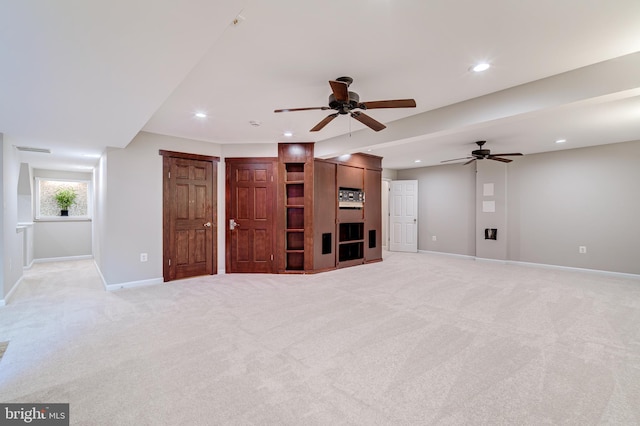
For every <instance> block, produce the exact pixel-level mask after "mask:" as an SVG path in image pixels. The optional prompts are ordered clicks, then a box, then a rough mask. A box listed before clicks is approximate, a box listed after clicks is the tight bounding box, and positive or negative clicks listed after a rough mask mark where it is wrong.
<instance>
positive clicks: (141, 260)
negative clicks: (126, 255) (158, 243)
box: [140, 253, 149, 262]
mask: <svg viewBox="0 0 640 426" xmlns="http://www.w3.org/2000/svg"><path fill="white" fill-rule="evenodd" d="M147 260H149V257H148V255H147V253H140V262H146V261H147Z"/></svg>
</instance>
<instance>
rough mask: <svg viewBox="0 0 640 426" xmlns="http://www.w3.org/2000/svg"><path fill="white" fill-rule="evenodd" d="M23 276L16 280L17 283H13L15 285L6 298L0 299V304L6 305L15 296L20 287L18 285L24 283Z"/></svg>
mask: <svg viewBox="0 0 640 426" xmlns="http://www.w3.org/2000/svg"><path fill="white" fill-rule="evenodd" d="M22 278H24V277H20V278H18V281H16V283H15V284H14V285H13V287H11V290H9V293H7V295H6V296H5V298H4V299H0V306H6V305H7V304H8V303H9V302H10V301H11V299H12V298H13V294H14V293H15V292H16V290H17V289H18V286H19V285H20V284H21V283H22Z"/></svg>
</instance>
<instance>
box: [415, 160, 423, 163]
mask: <svg viewBox="0 0 640 426" xmlns="http://www.w3.org/2000/svg"><path fill="white" fill-rule="evenodd" d="M413 162H414V163H422V160H413Z"/></svg>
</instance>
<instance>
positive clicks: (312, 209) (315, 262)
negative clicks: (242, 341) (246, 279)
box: [277, 143, 382, 273]
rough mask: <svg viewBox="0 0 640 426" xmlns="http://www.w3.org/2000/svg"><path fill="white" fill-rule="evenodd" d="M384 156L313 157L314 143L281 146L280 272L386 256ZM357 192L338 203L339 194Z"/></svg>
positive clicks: (307, 270) (327, 267) (312, 269)
mask: <svg viewBox="0 0 640 426" xmlns="http://www.w3.org/2000/svg"><path fill="white" fill-rule="evenodd" d="M381 179H382V158H380V157H377V156H373V155H367V154H352V155H351V156H350V158H349V159H344V158H343V157H337V158H332V159H326V160H321V159H314V157H313V143H291V144H289V143H281V144H279V145H278V206H279V207H278V220H277V227H278V244H277V249H278V272H281V273H310V272H320V271H325V270H331V269H335V268H341V267H346V266H354V265H359V264H363V263H367V262H375V261H380V260H382V241H381V240H380V237H381V234H382V216H381V215H382V206H381V200H382V196H381V192H380V191H381V183H382V181H381ZM340 193H342V194H349V195H350V196H354V200H353V202H346V203H339V202H338V199H339V194H340Z"/></svg>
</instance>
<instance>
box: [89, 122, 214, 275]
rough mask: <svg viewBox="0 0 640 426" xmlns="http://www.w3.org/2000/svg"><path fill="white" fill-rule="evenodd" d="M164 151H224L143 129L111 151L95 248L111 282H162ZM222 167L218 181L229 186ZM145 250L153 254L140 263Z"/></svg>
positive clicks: (102, 165) (99, 194)
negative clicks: (130, 139)
mask: <svg viewBox="0 0 640 426" xmlns="http://www.w3.org/2000/svg"><path fill="white" fill-rule="evenodd" d="M160 150H168V151H178V152H187V153H192V154H201V155H210V156H217V157H220V155H221V148H220V145H218V144H214V143H209V142H201V141H194V140H189V139H181V138H174V137H170V136H162V135H157V134H152V133H146V132H141V133H139V134H138V135H137V136H136V137H135V138H134V139H133V141H132V142H131V143H130V144H129V145H128V146H127V147H126V148H123V149H115V148H114V149H109V150H107V152H106V153H105V154H104V156H103V158H102V159H101V160H100V162H99V164H98V168H97V169H96V172H95V176H96V194H95V197H96V220H97V222H98V223H97V224H96V226H95V229H96V233H97V234H98V235H97V244H96V245H95V248H94V252H95V255H96V264H97V265H98V268H99V269H100V271H101V273H102V275H103V277H104V280H105V281H106V284H107V285H120V284H122V285H124V284H132V283H139V282H158V281H161V280H162V156H160V155H159V151H160ZM221 169H223V168H221V167H219V171H218V172H219V173H218V185H224V175H222V176H220V173H222V172H221ZM218 193H220V191H218ZM220 212H224V196H223V197H222V200H221V199H220V197H218V213H219V216H220ZM220 220H221V219H220V217H219V220H218V223H219V224H220ZM221 233H222V234H224V232H220V229H218V247H219V249H220V250H218V251H219V253H220V252H222V253H221V255H220V256H221V257H222V259H223V260H222V263H221V264H222V265H224V235H222V237H221V235H220V234H221ZM221 238H222V239H221ZM140 253H147V254H148V261H147V262H140ZM220 256H219V259H218V264H219V265H220Z"/></svg>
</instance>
